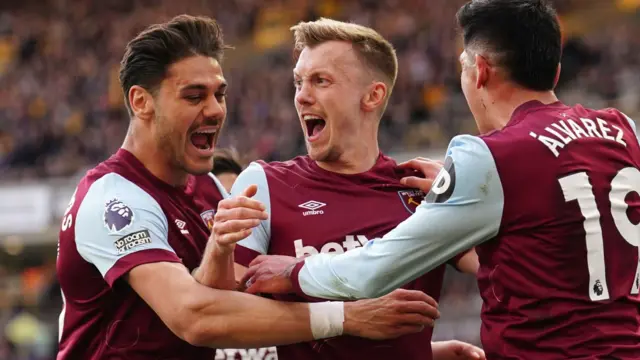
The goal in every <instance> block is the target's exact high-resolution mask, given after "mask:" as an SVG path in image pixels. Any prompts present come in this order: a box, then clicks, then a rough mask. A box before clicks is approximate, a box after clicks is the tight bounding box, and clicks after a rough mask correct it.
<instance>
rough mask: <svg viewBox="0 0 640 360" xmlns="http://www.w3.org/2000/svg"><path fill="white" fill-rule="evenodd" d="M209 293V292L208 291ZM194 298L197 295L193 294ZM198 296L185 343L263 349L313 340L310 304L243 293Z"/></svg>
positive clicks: (192, 307) (220, 292) (190, 306)
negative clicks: (213, 296) (192, 321)
mask: <svg viewBox="0 0 640 360" xmlns="http://www.w3.org/2000/svg"><path fill="white" fill-rule="evenodd" d="M205 290H208V289H205ZM194 295H195V294H194ZM211 295H212V294H210V293H202V294H200V295H195V296H198V297H200V298H201V299H202V300H201V301H200V303H198V301H195V302H192V303H191V305H189V306H188V307H189V308H191V309H192V314H191V316H190V318H191V319H195V321H194V323H193V324H191V325H190V326H189V329H188V330H187V333H186V340H187V341H189V342H190V343H192V344H194V345H199V346H209V347H237V348H245V347H251V348H253V347H263V346H271V345H284V344H292V343H297V342H306V341H311V340H313V339H314V338H313V334H312V331H311V325H310V316H309V305H308V304H304V303H287V302H278V301H274V300H270V299H265V298H261V297H258V296H254V295H249V294H245V293H241V292H231V291H216V293H215V299H216V300H215V301H213V302H212V301H211V300H210V298H211Z"/></svg>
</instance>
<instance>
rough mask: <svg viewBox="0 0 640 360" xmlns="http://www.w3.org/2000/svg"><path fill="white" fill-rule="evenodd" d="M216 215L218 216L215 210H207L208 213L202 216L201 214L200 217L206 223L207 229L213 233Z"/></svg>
mask: <svg viewBox="0 0 640 360" xmlns="http://www.w3.org/2000/svg"><path fill="white" fill-rule="evenodd" d="M215 214H216V211H215V210H207V211H205V212H203V213H202V214H200V217H201V218H202V220H203V221H204V223H205V225H207V228H208V229H209V231H211V229H213V216H214V215H215Z"/></svg>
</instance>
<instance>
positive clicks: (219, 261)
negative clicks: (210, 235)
mask: <svg viewBox="0 0 640 360" xmlns="http://www.w3.org/2000/svg"><path fill="white" fill-rule="evenodd" d="M233 264H234V257H233V251H220V250H219V249H216V248H215V247H214V246H213V244H211V242H210V243H209V244H207V248H206V249H205V252H204V255H203V258H202V262H201V263H200V266H199V267H198V268H197V269H196V270H195V271H194V273H193V277H194V278H195V279H196V280H197V281H198V282H199V283H200V284H202V285H205V286H208V287H211V288H214V289H223V290H234V289H235V288H236V280H235V278H236V276H235V271H234V265H233Z"/></svg>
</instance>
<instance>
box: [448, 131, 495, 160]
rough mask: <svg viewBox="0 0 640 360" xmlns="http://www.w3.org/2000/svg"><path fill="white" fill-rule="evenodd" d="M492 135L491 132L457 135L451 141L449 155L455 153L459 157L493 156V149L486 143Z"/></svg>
mask: <svg viewBox="0 0 640 360" xmlns="http://www.w3.org/2000/svg"><path fill="white" fill-rule="evenodd" d="M490 136H491V134H489V135H486V136H476V135H466V134H463V135H456V136H454V137H453V138H452V139H451V141H450V142H449V146H448V148H447V156H454V155H455V157H457V158H459V159H468V158H471V159H480V158H486V157H491V156H492V154H491V150H490V149H489V147H488V146H487V143H486V139H487V138H489V137H490Z"/></svg>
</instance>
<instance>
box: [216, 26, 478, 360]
mask: <svg viewBox="0 0 640 360" xmlns="http://www.w3.org/2000/svg"><path fill="white" fill-rule="evenodd" d="M292 30H293V32H294V37H295V51H296V55H297V56H298V61H297V64H296V67H295V69H294V79H295V80H294V81H295V87H296V96H295V100H294V102H295V107H296V110H297V112H298V116H299V119H300V123H301V125H302V129H303V133H304V135H305V140H306V145H307V149H308V155H307V156H301V157H297V158H295V159H293V160H291V161H288V162H283V163H281V162H273V163H268V164H267V163H264V162H256V163H253V164H251V165H250V166H249V168H248V169H247V170H245V171H244V172H243V173H242V174H241V175H240V176H239V177H238V179H237V180H236V183H235V184H234V186H233V189H232V195H234V194H240V193H241V192H242V191H243V190H242V189H244V188H246V187H247V186H250V185H253V184H257V186H258V191H257V194H256V197H255V198H256V200H260V201H261V202H262V203H263V204H265V206H266V208H267V212H268V213H269V214H270V217H269V219H268V220H264V221H262V223H261V224H260V226H259V227H258V228H257V229H256V230H255V231H254V232H253V234H252V235H251V236H250V237H249V238H248V239H246V240H243V241H241V242H240V243H239V246H237V248H236V249H235V261H236V262H237V264H238V265H239V267H238V270H237V273H238V274H239V275H240V274H242V273H244V270H243V269H242V268H243V267H245V266H248V265H249V264H250V263H251V262H252V261H253V260H254V259H255V258H256V257H257V256H259V255H262V254H272V255H286V256H279V257H277V259H279V260H280V261H283V262H285V263H292V262H293V263H295V262H297V259H296V258H298V259H299V258H302V257H304V256H306V255H311V254H316V253H318V252H323V253H326V252H332V253H335V252H344V251H349V250H351V249H355V248H358V247H361V246H364V245H365V244H366V242H367V241H368V240H367V239H372V238H374V237H379V236H382V235H384V234H385V233H386V232H388V231H389V230H391V229H393V227H395V226H397V225H398V224H399V223H400V222H402V221H403V220H405V219H406V218H407V217H409V216H410V215H411V214H412V213H413V212H414V210H415V208H416V205H418V204H419V203H420V201H422V198H423V197H424V193H423V192H422V191H419V190H415V189H411V188H409V187H407V186H405V185H403V184H401V183H400V179H401V178H402V177H403V176H406V175H408V174H411V172H408V171H403V170H402V169H398V167H397V165H396V163H395V161H393V160H392V159H390V158H388V157H386V156H385V155H383V154H381V153H380V150H379V148H378V141H377V139H378V128H379V125H380V119H381V117H382V114H383V112H384V109H385V107H386V104H387V102H388V100H389V96H390V95H391V91H392V88H393V85H394V83H395V80H396V74H397V68H398V66H397V58H396V55H395V51H394V49H393V47H392V45H391V44H390V43H389V42H388V41H386V40H385V39H384V38H383V37H382V36H380V34H378V33H377V32H375V31H374V30H372V29H370V28H367V27H364V26H359V25H355V24H348V23H343V22H339V21H334V20H329V19H320V20H318V21H313V22H305V23H300V24H298V25H296V26H294V27H293V28H292ZM436 174H437V171H436V172H435V173H434V174H433V175H434V176H435V175H436ZM218 225H220V226H222V225H223V223H219V224H218ZM229 252H230V251H229ZM463 259H464V260H461V261H462V262H466V263H467V265H466V266H467V268H468V269H470V271H472V272H475V270H476V266H474V265H475V262H474V260H475V259H474V258H473V257H465V258H463ZM220 263H221V264H223V265H224V264H228V265H230V263H229V261H228V260H226V259H221V260H220ZM444 270H445V268H444V266H441V267H438V268H437V269H434V270H433V271H431V272H429V273H428V274H426V275H424V276H422V277H420V278H419V279H417V280H415V281H411V282H408V283H407V284H403V285H406V286H405V288H408V289H415V290H421V291H424V292H425V293H427V294H429V295H430V296H432V297H434V298H435V299H437V298H438V296H439V294H440V288H441V285H442V280H443V276H444ZM214 273H216V274H219V275H220V274H227V275H230V274H231V273H232V272H231V271H226V270H224V269H223V270H221V271H217V272H216V271H214ZM232 280H233V279H231V280H229V279H226V280H224V281H223V279H219V280H218V282H216V283H215V284H211V285H215V286H217V287H220V286H225V285H227V284H229V283H231V282H232ZM278 298H279V299H283V300H289V301H292V300H299V301H300V300H302V301H305V299H304V298H300V297H291V296H282V297H278ZM306 301H309V300H306ZM432 331H433V328H431V327H429V328H426V329H425V330H424V331H422V332H420V333H417V334H412V335H409V336H404V337H402V338H399V339H395V340H390V341H385V342H382V343H381V342H377V341H376V342H373V341H370V340H365V339H357V338H353V337H338V338H332V339H329V340H321V341H314V342H309V343H301V344H293V345H288V346H280V347H278V358H279V359H280V360H287V359H292V360H293V359H355V358H362V359H390V358H394V357H395V358H401V359H430V358H431V356H430V355H431V353H432V349H431V335H432ZM460 347H463V350H462V351H458V350H459V348H460ZM456 352H462V353H464V355H467V356H469V357H462V355H461V357H460V359H463V358H469V359H473V358H476V359H480V358H482V356H483V355H482V354H483V353H482V350H480V349H477V348H475V347H473V346H471V345H468V344H464V343H460V342H442V343H435V344H434V348H433V354H434V358H436V359H449V358H457V357H454V355H455V353H456ZM474 354H475V355H477V357H474Z"/></svg>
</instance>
